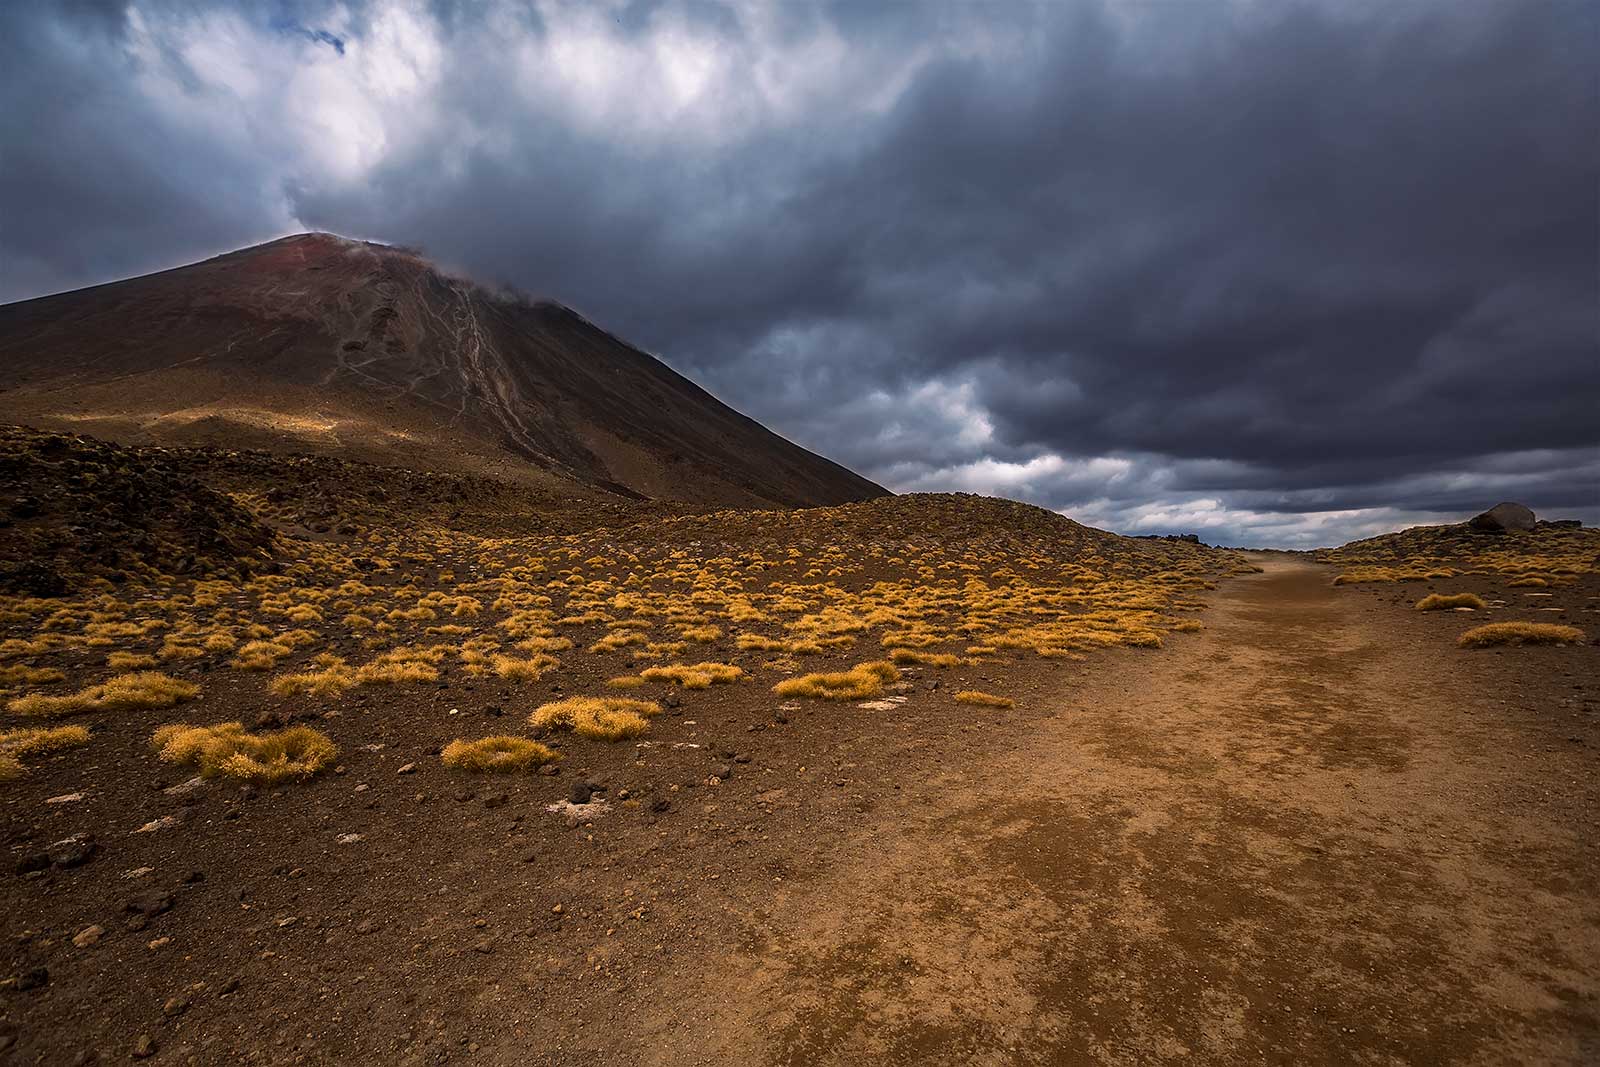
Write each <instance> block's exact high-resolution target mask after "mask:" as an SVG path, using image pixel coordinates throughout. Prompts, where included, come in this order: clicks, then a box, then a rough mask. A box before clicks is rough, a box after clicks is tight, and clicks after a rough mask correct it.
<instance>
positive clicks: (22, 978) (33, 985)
mask: <svg viewBox="0 0 1600 1067" xmlns="http://www.w3.org/2000/svg"><path fill="white" fill-rule="evenodd" d="M49 984H50V971H49V969H48V968H46V967H34V968H33V969H31V970H27V971H23V972H22V973H21V974H19V975H17V977H16V979H15V988H16V989H17V990H18V991H19V992H24V991H26V990H29V989H38V988H39V987H40V986H46V985H49Z"/></svg>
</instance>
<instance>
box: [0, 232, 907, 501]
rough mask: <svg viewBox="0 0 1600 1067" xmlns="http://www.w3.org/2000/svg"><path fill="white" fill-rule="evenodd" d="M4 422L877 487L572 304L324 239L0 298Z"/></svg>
mask: <svg viewBox="0 0 1600 1067" xmlns="http://www.w3.org/2000/svg"><path fill="white" fill-rule="evenodd" d="M0 420H5V421H12V422H19V423H27V424H30V425H34V426H39V427H43V428H48V429H66V430H73V431H77V432H82V433H88V434H92V435H94V436H97V437H103V438H107V439H110V440H114V441H119V442H122V443H126V444H166V445H228V446H231V447H253V448H265V449H269V450H273V451H280V452H312V453H329V454H336V455H340V456H343V457H346V458H351V459H358V460H363V461H366V462H377V463H385V464H391V465H396V466H404V467H410V468H414V469H422V470H440V471H457V472H471V473H491V474H495V475H497V476H500V477H509V478H514V479H518V480H523V481H529V482H534V483H542V484H548V485H552V486H556V487H561V486H573V487H583V488H585V489H587V490H602V491H606V492H609V493H615V494H621V495H623V496H629V497H640V498H650V499H664V500H679V501H686V502H691V503H698V504H707V505H714V506H732V507H771V506H782V507H797V506H820V505H829V504H839V503H845V502H848V501H853V500H863V499H868V498H871V497H875V496H882V495H884V494H885V490H883V489H882V488H881V487H879V486H877V485H875V484H873V483H872V482H870V481H868V480H866V479H864V478H862V477H860V476H858V475H856V474H854V473H852V472H851V471H849V470H847V469H846V468H844V467H842V466H840V465H839V464H837V463H833V462H831V461H829V460H827V459H824V458H823V457H821V456H818V455H816V454H814V453H812V452H808V451H806V450H805V449H803V448H801V447H799V446H798V445H795V444H793V443H791V442H789V441H787V440H785V439H783V438H782V437H779V436H778V435H777V434H774V433H772V432H771V431H769V430H767V429H766V428H765V427H763V426H762V425H761V424H759V423H757V422H756V421H754V420H753V419H750V418H747V417H746V416H744V415H741V414H740V413H739V412H737V411H735V410H733V409H732V408H730V407H728V406H727V405H725V404H723V403H721V402H720V401H718V400H717V399H716V398H715V397H713V396H712V395H711V394H709V393H708V392H706V391H705V390H704V389H702V388H700V387H699V386H697V385H695V384H694V383H693V382H691V381H689V380H688V379H687V378H685V377H683V376H682V375H680V374H678V373H676V372H674V371H673V370H672V369H671V368H669V367H667V366H666V365H665V364H663V363H662V362H661V361H660V360H658V359H656V358H654V357H653V356H651V355H649V354H647V353H645V352H642V351H640V350H639V349H637V348H635V347H633V346H632V345H629V344H627V343H626V342H624V341H622V340H620V339H619V338H617V337H615V336H613V335H612V334H610V333H608V332H606V331H605V330H604V329H601V328H600V327H599V326H596V325H595V324H594V323H592V322H590V321H588V320H587V319H585V318H584V317H583V316H581V315H579V314H578V313H577V312H575V311H573V310H572V309H570V308H567V307H564V306H562V305H560V304H556V303H551V302H538V301H528V300H524V299H519V298H516V297H508V296H505V295H502V294H499V293H494V292H490V291H488V290H486V289H483V288H481V287H479V286H477V285H474V284H473V283H471V282H468V281H465V280H462V279H460V278H455V277H451V276H450V275H448V274H446V273H444V272H442V271H440V270H439V269H438V268H436V267H435V266H434V265H433V264H431V263H430V262H429V261H428V260H427V259H425V258H424V257H422V256H421V255H419V254H417V253H414V252H411V251H408V250H405V249H400V248H394V247H389V246H386V245H380V244H372V243H368V242H362V241H353V240H349V239H346V238H343V237H338V236H335V235H332V234H324V233H312V234H301V235H297V236H293V237H285V238H282V239H280V240H277V241H272V242H269V243H267V244H263V245H258V246H255V247H252V248H246V249H242V250H240V251H237V252H231V253H228V254H226V255H222V256H218V257H216V258H214V259H209V260H206V261H204V262H201V263H196V264H192V265H189V266H185V267H179V268H176V269H173V270H168V271H164V272H161V273H159V274H151V275H146V276H144V277H139V278H133V279H129V280H126V281H120V282H113V283H110V284H107V285H100V286H95V287H93V288H89V289H81V290H77V291H74V292H69V293H61V294H57V295H54V296H47V297H41V298H39V299H35V300H27V301H22V302H20V303H15V304H10V305H7V306H5V307H0Z"/></svg>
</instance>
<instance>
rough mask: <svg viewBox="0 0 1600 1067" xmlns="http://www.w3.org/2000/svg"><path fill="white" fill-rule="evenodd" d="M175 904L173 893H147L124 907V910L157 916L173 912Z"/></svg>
mask: <svg viewBox="0 0 1600 1067" xmlns="http://www.w3.org/2000/svg"><path fill="white" fill-rule="evenodd" d="M175 903H176V901H174V900H173V898H172V894H171V893H146V894H144V895H143V896H137V897H134V898H133V899H132V900H129V901H128V902H127V903H126V904H124V905H123V910H125V911H131V912H134V913H136V914H139V915H144V916H155V915H162V914H165V913H166V912H169V911H171V910H172V905H173V904H175Z"/></svg>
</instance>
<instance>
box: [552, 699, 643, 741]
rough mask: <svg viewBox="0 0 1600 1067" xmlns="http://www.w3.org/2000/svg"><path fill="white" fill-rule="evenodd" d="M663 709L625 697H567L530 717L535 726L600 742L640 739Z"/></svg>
mask: <svg viewBox="0 0 1600 1067" xmlns="http://www.w3.org/2000/svg"><path fill="white" fill-rule="evenodd" d="M660 711H661V708H660V707H659V706H658V705H657V704H655V703H654V702H653V701H649V700H629V699H627V698H625V697H568V698H567V699H565V700H557V701H554V702H552V703H549V704H544V705H542V706H540V707H539V708H537V709H536V710H535V711H534V713H533V714H532V715H531V716H529V717H528V721H529V722H530V723H532V724H533V725H534V726H541V727H544V728H545V729H560V730H571V731H572V732H573V733H575V734H577V735H579V736H580V737H591V738H594V739H595V740H597V741H621V740H622V739H623V738H626V737H637V736H639V735H640V734H642V733H644V732H645V730H647V729H648V728H649V726H650V716H652V715H657V714H659V713H660Z"/></svg>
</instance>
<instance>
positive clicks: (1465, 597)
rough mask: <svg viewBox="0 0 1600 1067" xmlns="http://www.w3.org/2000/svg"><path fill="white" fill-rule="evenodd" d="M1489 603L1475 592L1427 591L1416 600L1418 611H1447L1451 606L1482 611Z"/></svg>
mask: <svg viewBox="0 0 1600 1067" xmlns="http://www.w3.org/2000/svg"><path fill="white" fill-rule="evenodd" d="M1488 606H1489V605H1487V604H1485V603H1484V602H1483V598H1482V597H1480V596H1478V595H1477V594H1476V593H1429V594H1428V595H1427V596H1425V597H1423V598H1422V599H1421V600H1419V601H1417V610H1418V611H1448V610H1450V609H1451V608H1472V609H1473V610H1475V611H1482V610H1483V609H1484V608H1486V607H1488Z"/></svg>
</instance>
